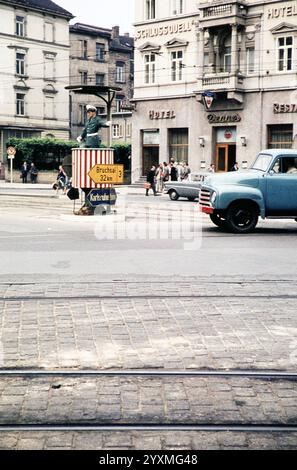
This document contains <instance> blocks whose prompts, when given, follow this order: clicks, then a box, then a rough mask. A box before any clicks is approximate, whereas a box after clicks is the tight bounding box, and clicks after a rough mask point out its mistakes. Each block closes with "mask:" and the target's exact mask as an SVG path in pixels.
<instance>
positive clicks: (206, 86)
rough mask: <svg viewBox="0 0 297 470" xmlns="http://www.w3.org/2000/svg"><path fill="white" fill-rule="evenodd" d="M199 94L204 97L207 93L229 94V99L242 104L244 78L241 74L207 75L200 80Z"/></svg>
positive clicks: (219, 73)
mask: <svg viewBox="0 0 297 470" xmlns="http://www.w3.org/2000/svg"><path fill="white" fill-rule="evenodd" d="M198 90H199V91H198V94H199V95H200V94H201V96H202V93H203V92H205V91H212V92H214V93H224V92H225V93H227V96H228V98H229V99H235V100H236V101H239V102H242V100H243V92H244V76H243V75H241V74H240V73H236V74H231V73H226V72H218V73H205V74H204V75H203V76H202V77H199V78H198Z"/></svg>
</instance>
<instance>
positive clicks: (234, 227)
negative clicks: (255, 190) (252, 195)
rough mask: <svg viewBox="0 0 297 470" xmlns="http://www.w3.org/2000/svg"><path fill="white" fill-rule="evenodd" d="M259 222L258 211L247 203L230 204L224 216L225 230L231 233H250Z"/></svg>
mask: <svg viewBox="0 0 297 470" xmlns="http://www.w3.org/2000/svg"><path fill="white" fill-rule="evenodd" d="M258 220H259V210H258V209H257V207H256V206H255V205H253V204H249V203H248V202H235V203H234V204H231V206H230V207H229V209H228V211H227V215H226V225H227V228H228V229H229V230H230V231H231V232H233V233H250V232H252V231H253V230H254V229H255V227H256V225H257V223H258Z"/></svg>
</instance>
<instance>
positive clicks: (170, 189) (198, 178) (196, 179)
mask: <svg viewBox="0 0 297 470" xmlns="http://www.w3.org/2000/svg"><path fill="white" fill-rule="evenodd" d="M206 176H207V174H205V173H192V174H191V175H190V176H189V179H187V180H184V181H168V182H167V183H165V190H164V192H165V194H169V197H170V199H171V200H172V201H177V200H178V199H179V198H180V197H184V198H186V199H188V200H189V201H195V200H196V199H197V200H198V199H199V193H200V189H201V186H202V184H203V181H204V179H205V177H206Z"/></svg>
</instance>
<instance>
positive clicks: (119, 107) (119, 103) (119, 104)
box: [115, 95, 124, 113]
mask: <svg viewBox="0 0 297 470" xmlns="http://www.w3.org/2000/svg"><path fill="white" fill-rule="evenodd" d="M123 101H124V96H120V95H118V96H117V97H116V99H115V102H116V113H121V112H122V105H123Z"/></svg>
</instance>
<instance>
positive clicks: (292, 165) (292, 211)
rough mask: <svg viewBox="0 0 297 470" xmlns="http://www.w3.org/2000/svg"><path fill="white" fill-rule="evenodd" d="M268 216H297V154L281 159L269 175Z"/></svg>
mask: <svg viewBox="0 0 297 470" xmlns="http://www.w3.org/2000/svg"><path fill="white" fill-rule="evenodd" d="M266 210H267V215H275V216H281V215H283V216H286V215H293V216H294V215H297V154H296V156H291V155H290V156H283V157H279V158H278V159H277V161H276V162H275V164H274V167H273V169H272V170H271V171H270V173H268V174H267V193H266Z"/></svg>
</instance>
